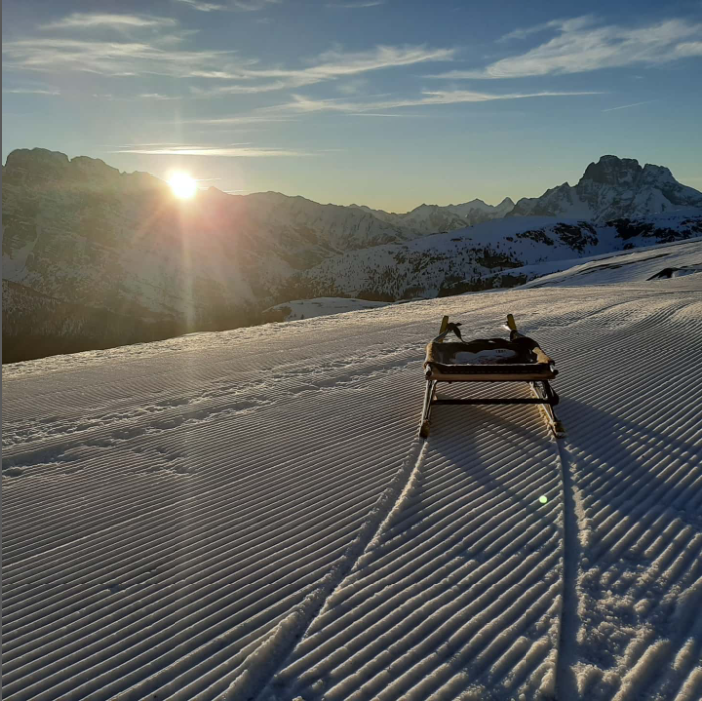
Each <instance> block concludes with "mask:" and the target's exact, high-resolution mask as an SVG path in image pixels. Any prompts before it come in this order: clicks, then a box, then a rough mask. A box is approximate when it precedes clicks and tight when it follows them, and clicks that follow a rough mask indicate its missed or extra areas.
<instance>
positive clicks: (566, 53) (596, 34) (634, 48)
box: [429, 16, 702, 80]
mask: <svg viewBox="0 0 702 701" xmlns="http://www.w3.org/2000/svg"><path fill="white" fill-rule="evenodd" d="M595 22H596V20H595V19H594V18H592V17H590V16H587V17H579V18H575V19H571V20H554V21H552V22H548V23H546V24H543V25H537V26H536V27H531V28H527V29H522V30H515V31H513V32H510V33H509V34H506V35H505V36H504V37H503V39H518V38H524V37H526V36H529V35H530V34H532V33H537V32H542V31H549V30H550V31H556V32H558V35H557V36H555V37H553V38H552V39H550V40H549V41H546V42H544V43H542V44H540V45H539V46H537V47H535V48H533V49H531V50H529V51H527V52H525V53H522V54H519V55H517V56H510V57H507V58H503V59H500V60H499V61H495V62H493V63H491V64H490V65H488V66H487V67H485V68H481V69H477V70H468V71H449V72H447V73H442V74H439V75H434V76H429V77H432V78H444V79H451V80H461V79H500V78H526V77H532V76H546V75H559V74H568V73H585V72H588V71H595V70H600V69H603V68H621V67H625V66H633V65H650V66H653V65H660V64H664V63H669V62H670V61H675V60H677V59H680V58H683V57H686V56H698V55H701V54H702V42H699V41H691V40H692V39H696V38H698V37H700V36H702V24H700V23H694V22H689V21H684V20H681V19H670V20H666V21H663V22H657V23H654V24H650V25H646V26H641V27H634V28H631V27H622V26H619V25H609V26H598V25H596V24H595Z"/></svg>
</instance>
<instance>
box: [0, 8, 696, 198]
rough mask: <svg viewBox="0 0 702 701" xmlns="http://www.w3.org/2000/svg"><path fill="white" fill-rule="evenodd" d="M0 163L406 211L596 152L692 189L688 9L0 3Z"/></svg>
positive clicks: (539, 182) (547, 182)
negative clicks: (60, 163)
mask: <svg viewBox="0 0 702 701" xmlns="http://www.w3.org/2000/svg"><path fill="white" fill-rule="evenodd" d="M2 32H3V134H2V136H3V139H2V148H3V162H4V160H5V158H6V157H7V154H8V153H9V152H10V151H12V150H13V149H15V148H21V147H25V148H28V147H34V146H41V147H44V148H49V149H53V150H58V151H63V152H64V153H67V154H68V155H69V156H71V157H72V156H76V155H87V156H93V157H96V158H102V159H103V160H105V161H106V162H107V163H109V164H110V165H113V166H116V167H118V168H120V169H121V170H127V171H132V170H145V171H148V172H151V173H153V174H154V175H157V176H159V177H166V176H167V174H168V172H169V171H171V170H172V169H174V168H181V169H185V170H187V171H189V172H190V173H192V175H193V176H194V177H196V178H198V179H199V180H200V181H201V185H202V186H207V185H214V186H216V187H218V188H220V189H222V190H226V191H231V192H256V191H262V190H276V191H279V192H284V193H285V194H290V195H303V196H305V197H309V198H310V199H313V200H316V201H318V202H334V203H337V204H350V203H352V202H356V203H362V204H367V205H369V206H372V207H381V208H384V209H388V210H394V211H405V210H408V209H411V208H413V207H415V206H417V205H419V204H421V203H423V202H431V203H437V204H449V203H457V202H464V201H467V200H470V199H473V198H475V197H479V198H481V199H484V200H485V201H487V202H490V203H497V202H499V201H500V200H501V199H502V198H503V197H505V196H507V195H509V196H510V197H512V198H513V199H517V198H519V197H523V196H528V197H532V196H538V195H540V194H541V193H542V192H543V191H544V190H545V189H546V188H548V187H552V186H554V185H557V184H560V183H561V182H564V181H566V180H567V181H569V182H571V184H573V183H574V182H575V181H577V179H578V178H579V177H580V175H581V174H582V172H583V170H584V169H585V167H586V166H587V164H588V163H589V162H591V161H593V160H597V158H599V156H601V155H603V154H606V153H613V154H616V155H619V156H622V157H630V158H637V159H638V160H639V161H640V162H642V163H643V162H650V163H656V164H659V165H667V166H668V167H670V168H671V169H672V171H673V174H674V175H675V176H676V177H677V178H678V179H679V180H680V181H682V182H685V183H686V184H689V185H692V186H693V187H697V188H698V189H702V137H701V136H700V132H701V130H700V114H702V89H700V85H702V1H700V0H695V1H690V2H668V3H660V2H651V1H649V0H636V1H635V2H634V1H622V0H619V1H617V0H610V1H608V2H590V3H587V4H585V3H571V4H567V3H564V2H529V3H525V2H523V0H521V1H519V2H516V1H515V2H512V1H501V0H494V1H493V2H489V3H488V2H473V1H470V2H459V1H458V0H453V2H442V1H435V2H431V3H429V2H414V1H412V0H404V1H401V0H326V1H325V0H322V1H320V2H316V1H315V2H312V1H311V0H158V1H155V2H150V3H147V2H130V1H128V0H120V1H119V2H117V1H114V2H110V1H108V0H89V1H86V2H80V1H76V0H74V1H73V2H65V1H63V0H44V1H43V2H38V1H37V0H21V1H18V0H15V1H14V2H13V1H10V0H5V2H3V28H2Z"/></svg>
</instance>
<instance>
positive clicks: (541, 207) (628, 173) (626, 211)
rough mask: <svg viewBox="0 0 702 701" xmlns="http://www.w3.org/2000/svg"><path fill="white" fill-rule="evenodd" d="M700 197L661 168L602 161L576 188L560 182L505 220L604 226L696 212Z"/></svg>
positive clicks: (609, 158) (700, 205)
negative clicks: (553, 219)
mask: <svg viewBox="0 0 702 701" xmlns="http://www.w3.org/2000/svg"><path fill="white" fill-rule="evenodd" d="M700 208H702V193H701V192H698V191H697V190H695V189H694V188H691V187H687V186H686V185H681V184H680V183H679V182H678V181H677V180H676V179H675V178H674V177H673V174H672V173H671V172H670V171H669V170H668V169H667V168H664V167H663V166H654V165H650V164H648V163H647V164H646V165H645V166H644V167H643V168H642V167H641V166H640V165H639V162H638V161H636V160H634V159H633V158H617V157H616V156H602V158H600V160H599V162H598V163H590V165H589V166H588V167H587V169H586V170H585V173H584V175H583V177H582V178H580V180H579V182H578V184H577V185H575V187H571V186H570V185H569V184H568V183H563V185H559V186H558V187H554V188H553V189H551V190H547V191H546V192H545V193H544V194H543V195H541V197H536V198H531V199H529V198H526V197H525V198H523V199H521V200H519V202H517V204H516V206H515V207H514V208H513V209H512V211H511V212H509V214H508V215H507V216H510V217H524V216H547V217H565V218H570V219H574V218H577V219H586V220H588V221H591V222H593V223H595V224H602V223H604V222H606V221H609V220H611V219H620V218H624V217H625V218H628V219H640V218H642V217H648V216H651V215H657V214H662V213H689V214H694V213H698V212H699V210H700Z"/></svg>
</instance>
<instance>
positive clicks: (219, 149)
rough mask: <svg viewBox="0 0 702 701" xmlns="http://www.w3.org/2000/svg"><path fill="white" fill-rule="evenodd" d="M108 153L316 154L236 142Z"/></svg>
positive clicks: (264, 155)
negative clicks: (223, 144) (229, 144)
mask: <svg viewBox="0 0 702 701" xmlns="http://www.w3.org/2000/svg"><path fill="white" fill-rule="evenodd" d="M108 153H133V154H139V155H143V156H218V157H225V158H290V157H298V156H314V155H316V154H315V153H312V152H310V151H297V150H294V149H287V148H275V147H268V146H251V145H248V144H234V145H231V146H178V147H169V148H134V147H132V148H122V149H118V150H116V151H109V152H108Z"/></svg>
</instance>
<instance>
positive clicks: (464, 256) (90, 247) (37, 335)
mask: <svg viewBox="0 0 702 701" xmlns="http://www.w3.org/2000/svg"><path fill="white" fill-rule="evenodd" d="M2 178H3V240H2V253H3V351H4V353H3V361H5V362H7V361H9V360H18V359H23V358H31V357H41V356H44V355H49V354H53V353H58V352H73V351H77V350H83V349H90V348H100V347H107V346H112V345H120V344H123V343H131V342H135V341H144V340H153V339H156V338H164V337H168V336H172V335H176V334H179V333H183V332H187V331H195V330H211V329H224V328H234V327H236V326H241V325H248V324H252V323H258V322H259V321H261V319H262V317H261V312H262V310H264V309H266V308H267V307H270V306H271V305H273V304H276V303H280V302H284V301H287V300H291V299H304V298H307V297H318V296H320V295H333V296H339V295H341V296H343V295H347V296H355V297H365V298H370V299H397V298H400V297H413V296H431V295H433V294H447V293H449V292H450V291H456V290H459V289H480V288H481V286H491V285H493V284H502V283H503V282H504V283H505V284H510V283H512V282H513V280H512V279H511V278H510V279H507V278H506V277H505V278H504V281H503V274H505V275H507V274H508V273H507V272H506V271H509V270H510V269H513V268H515V267H518V266H523V265H527V264H531V263H535V262H537V260H542V259H544V257H546V258H548V257H549V256H554V255H558V256H560V257H570V258H573V257H577V256H579V255H584V254H585V253H584V252H585V251H587V252H590V253H591V252H592V251H593V250H596V251H599V250H600V248H603V247H604V248H606V249H607V250H610V249H612V248H614V249H615V250H616V248H617V247H620V248H621V247H624V246H626V245H629V246H631V245H638V244H640V243H645V242H655V241H657V240H670V238H671V237H673V238H686V237H689V236H692V235H695V234H696V233H699V232H700V230H699V228H697V227H698V226H699V222H700V218H701V217H702V193H699V192H698V191H696V190H694V189H692V188H689V187H686V186H684V185H681V184H680V183H678V182H677V181H675V179H674V178H673V176H672V175H671V174H670V171H669V170H668V169H666V168H662V167H659V166H650V165H646V166H644V167H643V168H641V167H640V166H639V165H638V163H637V162H636V161H633V160H630V159H618V158H616V157H614V156H604V157H602V158H601V159H600V161H599V163H597V164H591V165H590V166H589V167H588V168H587V170H586V171H585V174H584V176H583V178H582V179H581V180H580V181H579V183H578V184H577V185H576V186H575V187H570V186H569V185H568V184H564V185H561V186H559V187H558V188H555V189H553V190H549V191H547V192H546V193H545V194H544V195H543V196H542V197H540V198H537V199H522V200H520V201H519V202H517V204H516V205H514V203H513V202H512V200H510V199H509V198H505V200H503V202H501V203H500V204H499V205H497V206H494V207H493V206H491V205H487V204H485V203H484V202H482V201H481V200H475V199H474V200H471V201H469V202H466V203H464V204H459V205H449V206H446V207H442V206H437V205H421V206H420V207H417V208H416V209H414V210H413V211H411V212H408V213H405V214H393V213H388V212H383V211H381V210H372V209H370V208H368V207H363V206H355V205H353V206H350V207H342V206H336V205H321V204H317V203H315V202H312V201H310V200H307V199H305V198H302V197H287V196H285V195H282V194H279V193H274V192H267V193H258V194H252V195H245V196H241V195H229V194H226V193H223V192H221V191H219V190H217V189H216V188H210V189H208V190H206V191H203V192H200V193H199V194H198V196H197V197H196V198H195V200H193V201H189V202H181V201H178V200H176V199H175V198H174V197H173V196H172V193H171V191H170V188H169V187H168V185H167V184H166V183H164V182H163V181H161V180H159V179H157V178H155V177H153V176H151V175H148V174H146V173H132V174H127V173H120V172H119V171H118V170H116V169H115V168H111V167H110V166H108V165H106V164H105V163H103V162H102V161H100V160H96V159H92V158H86V157H77V158H73V159H71V160H69V159H68V158H67V157H66V156H65V155H64V154H61V153H57V152H52V151H47V150H44V149H32V150H24V149H22V150H18V151H13V152H12V153H11V154H10V155H9V156H8V158H7V163H6V165H5V166H4V167H3V175H2ZM525 215H540V216H543V215H546V216H548V217H551V219H550V220H548V221H547V222H544V221H542V220H539V222H538V224H537V222H536V221H535V220H532V217H531V216H528V217H526V216H525ZM661 215H664V216H667V217H668V219H666V220H665V221H662V220H661V219H660V217H661ZM671 217H672V219H671ZM615 219H617V220H621V221H620V222H619V224H617V225H616V226H615V225H608V224H607V222H612V221H613V220H615ZM560 220H563V221H560ZM624 220H626V221H624ZM559 221H560V223H559ZM467 227H470V228H467ZM559 227H560V228H559ZM603 227H604V228H603ZM458 230H461V231H458ZM576 230H577V231H576ZM604 230H606V231H607V232H610V233H603V231H604ZM627 231H628V232H629V233H631V232H632V231H638V232H639V233H638V234H636V235H631V236H629V235H628V234H626V235H625V234H622V232H627ZM441 232H449V233H447V234H442V233H441ZM451 232H453V233H451ZM568 232H571V233H568ZM612 232H614V233H612ZM641 232H643V233H641ZM592 237H594V238H596V239H597V242H593V241H594V240H593V238H592ZM510 239H511V240H510ZM538 239H541V240H540V241H539V240H538ZM546 239H548V240H552V241H553V242H554V245H553V246H551V245H550V244H548V243H544V241H545V240H546ZM529 241H532V243H534V244H538V245H537V246H536V247H535V246H534V245H532V244H531V243H529ZM604 241H606V243H602V242H604ZM518 242H520V243H519V245H517V243H518ZM598 247H599V248H598ZM603 252H604V250H603ZM410 260H411V263H409V262H408V261H410ZM390 280H392V281H393V282H392V283H390V282H388V281H390Z"/></svg>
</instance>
